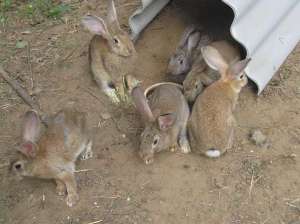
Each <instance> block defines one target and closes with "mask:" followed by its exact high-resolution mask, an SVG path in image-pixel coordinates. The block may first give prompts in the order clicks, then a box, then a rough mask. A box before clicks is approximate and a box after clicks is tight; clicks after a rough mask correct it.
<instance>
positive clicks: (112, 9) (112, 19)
mask: <svg viewBox="0 0 300 224" xmlns="http://www.w3.org/2000/svg"><path fill="white" fill-rule="evenodd" d="M108 4H109V5H108V12H107V23H108V24H109V25H110V26H116V27H117V28H119V29H120V24H119V21H118V16H117V11H116V6H115V2H114V0H109V3H108Z"/></svg>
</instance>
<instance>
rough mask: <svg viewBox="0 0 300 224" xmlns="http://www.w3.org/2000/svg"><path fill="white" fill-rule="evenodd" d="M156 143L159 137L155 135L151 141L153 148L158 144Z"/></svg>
mask: <svg viewBox="0 0 300 224" xmlns="http://www.w3.org/2000/svg"><path fill="white" fill-rule="evenodd" d="M158 141H159V137H158V136H157V135H156V136H155V137H154V140H153V143H152V145H153V146H156V145H157V144H158Z"/></svg>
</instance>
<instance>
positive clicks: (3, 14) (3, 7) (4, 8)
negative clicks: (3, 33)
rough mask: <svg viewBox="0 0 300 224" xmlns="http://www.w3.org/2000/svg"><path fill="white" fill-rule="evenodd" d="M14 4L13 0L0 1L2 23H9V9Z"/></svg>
mask: <svg viewBox="0 0 300 224" xmlns="http://www.w3.org/2000/svg"><path fill="white" fill-rule="evenodd" d="M11 6H12V0H1V3H0V24H1V25H3V26H4V25H5V24H6V23H7V19H8V17H7V11H8V10H9V9H10V8H11Z"/></svg>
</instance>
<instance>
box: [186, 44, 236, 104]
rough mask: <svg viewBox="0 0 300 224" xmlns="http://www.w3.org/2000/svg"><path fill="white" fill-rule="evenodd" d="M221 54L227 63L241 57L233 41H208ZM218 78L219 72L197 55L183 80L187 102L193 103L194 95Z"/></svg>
mask: <svg viewBox="0 0 300 224" xmlns="http://www.w3.org/2000/svg"><path fill="white" fill-rule="evenodd" d="M210 45H211V46H213V47H215V48H216V49H217V50H218V51H219V53H220V54H221V55H222V56H223V58H224V59H225V60H226V62H227V63H228V64H231V63H233V62H234V61H236V60H239V59H240V58H241V55H240V51H239V47H238V46H237V45H236V44H234V43H233V42H230V41H227V40H222V41H216V42H212V43H210ZM219 78H220V74H219V73H218V72H217V71H215V70H214V69H211V68H210V67H209V66H207V64H206V62H205V60H204V59H203V57H202V55H199V56H198V58H197V59H196V61H195V62H194V64H193V66H192V69H191V71H190V72H189V73H188V74H187V76H186V78H185V80H184V81H183V90H184V95H185V97H186V99H187V101H188V102H189V103H193V102H194V101H195V100H196V97H197V96H198V95H199V94H200V93H201V92H202V91H203V90H204V88H205V87H207V86H209V85H211V84H212V83H213V82H215V81H217V80H218V79H219Z"/></svg>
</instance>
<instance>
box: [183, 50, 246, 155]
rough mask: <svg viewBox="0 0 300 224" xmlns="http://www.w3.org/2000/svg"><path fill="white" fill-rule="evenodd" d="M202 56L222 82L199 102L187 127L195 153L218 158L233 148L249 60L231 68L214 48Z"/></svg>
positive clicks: (196, 103)
mask: <svg viewBox="0 0 300 224" xmlns="http://www.w3.org/2000/svg"><path fill="white" fill-rule="evenodd" d="M202 55H203V57H204V59H205V61H206V63H207V64H208V66H210V67H211V68H212V69H215V70H217V71H218V72H219V73H220V75H221V78H220V79H219V80H218V81H216V82H214V83H213V84H212V85H210V86H209V87H207V88H206V89H205V90H204V91H203V93H202V94H200V95H199V96H198V97H197V99H196V102H195V104H194V106H193V110H192V114H191V117H190V120H189V126H188V130H189V137H190V144H191V148H192V150H194V151H196V152H200V153H202V154H204V155H206V156H208V157H219V156H220V155H222V154H223V153H224V152H226V150H227V149H229V148H231V147H232V144H233V132H234V125H235V118H234V116H233V111H234V109H235V106H236V104H237V101H238V97H239V93H240V91H241V89H242V88H243V87H244V86H245V85H246V84H247V77H246V75H245V73H244V69H245V68H246V66H247V64H248V63H249V61H250V59H244V60H242V61H237V62H234V63H232V64H228V63H227V61H226V60H225V59H224V57H223V56H222V55H221V54H220V53H219V52H218V50H217V49H216V48H214V47H212V46H206V47H203V48H202Z"/></svg>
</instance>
